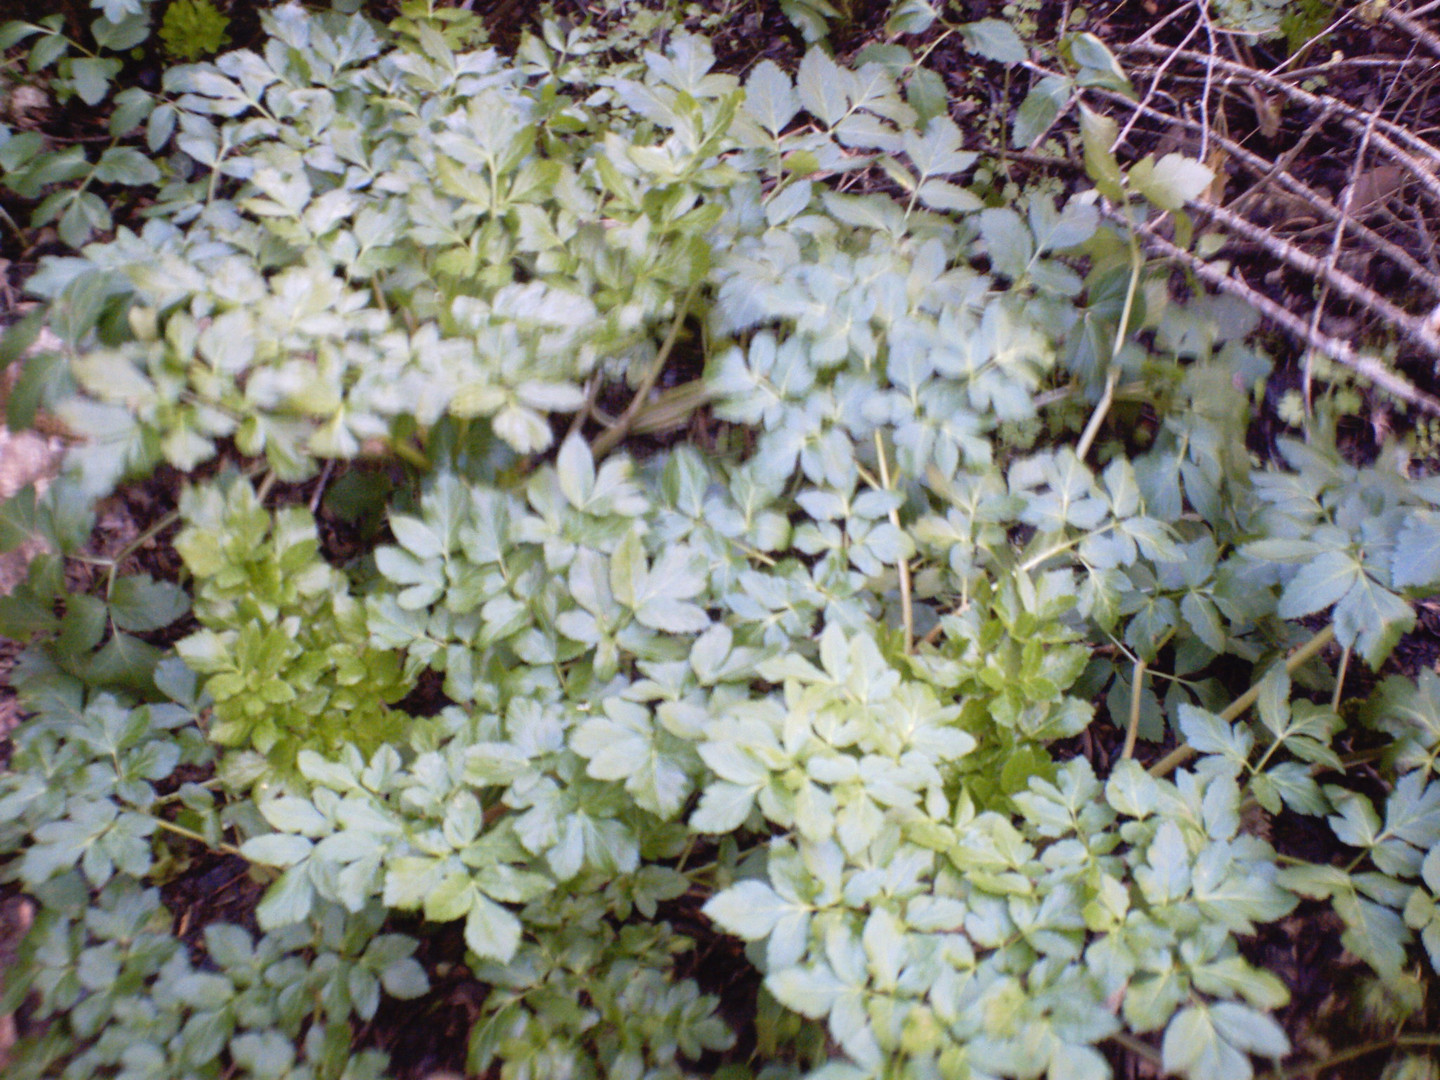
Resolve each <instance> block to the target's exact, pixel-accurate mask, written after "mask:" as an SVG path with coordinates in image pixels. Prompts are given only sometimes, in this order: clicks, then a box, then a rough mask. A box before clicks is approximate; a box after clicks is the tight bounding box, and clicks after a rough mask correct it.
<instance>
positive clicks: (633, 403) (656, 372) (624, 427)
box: [590, 282, 700, 458]
mask: <svg viewBox="0 0 1440 1080" xmlns="http://www.w3.org/2000/svg"><path fill="white" fill-rule="evenodd" d="M699 291H700V284H699V282H696V283H695V284H694V285H691V286H690V291H689V292H687V293H686V294H685V299H683V300H681V301H680V306H679V307H678V308H676V309H675V320H674V321H673V322H672V323H671V324H670V332H669V333H668V334H666V335H665V340H664V342H663V343H662V344H661V345H660V351H659V352H658V353H657V354H656V355H655V363H653V364H651V365H650V370H649V371H647V372H646V373H645V378H644V379H642V380H641V381H640V385H639V386H638V387H636V388H635V396H634V397H632V398H631V399H630V404H629V405H627V406H626V407H625V411H624V412H623V413H621V414H620V416H619V417H618V418H617V419H616V421H615V423H614V425H612V426H611V427H609V428H607V429H606V430H604V431H602V432H601V433H600V434H599V435H598V436H596V438H595V442H594V443H592V444H591V447H590V450H591V452H592V453H593V454H594V455H595V456H596V457H597V458H600V457H604V456H605V455H606V454H608V453H609V452H610V451H611V450H613V449H615V446H616V444H617V443H619V442H620V440H621V439H623V438H624V437H625V433H626V432H628V431H629V430H630V425H631V424H633V423H634V422H635V417H637V416H638V415H639V414H640V410H641V409H643V408H644V407H645V401H646V399H647V398H648V397H649V396H650V391H651V390H653V389H655V384H656V383H657V382H658V381H659V380H660V373H661V372H662V371H664V370H665V361H667V360H669V359H670V353H671V351H673V350H674V348H675V343H676V342H677V341H679V340H680V329H681V327H683V326H684V325H685V316H686V315H688V314H689V313H690V305H691V303H692V302H693V301H694V299H695V294H696V293H697V292H699Z"/></svg>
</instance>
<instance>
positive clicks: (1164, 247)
mask: <svg viewBox="0 0 1440 1080" xmlns="http://www.w3.org/2000/svg"><path fill="white" fill-rule="evenodd" d="M1104 213H1105V214H1106V216H1107V217H1109V218H1110V219H1111V220H1113V221H1116V222H1118V223H1119V224H1121V225H1123V226H1124V227H1126V228H1130V227H1131V224H1130V222H1128V221H1126V220H1125V219H1124V218H1122V217H1120V215H1118V214H1116V213H1115V212H1114V211H1110V210H1107V211H1104ZM1140 236H1141V239H1142V242H1143V243H1144V244H1145V246H1147V247H1149V248H1150V249H1151V250H1153V251H1155V252H1157V253H1158V254H1161V255H1165V256H1167V257H1169V258H1172V259H1178V260H1179V261H1180V262H1182V263H1184V264H1185V266H1186V268H1187V269H1188V270H1190V271H1191V272H1192V273H1193V274H1195V276H1197V277H1199V278H1201V279H1202V280H1204V281H1207V282H1209V283H1210V284H1211V285H1214V286H1215V287H1216V288H1217V289H1220V290H1221V291H1222V292H1227V293H1229V294H1230V295H1231V296H1237V297H1239V298H1240V299H1242V300H1244V301H1245V302H1246V303H1247V304H1250V305H1251V306H1252V307H1254V308H1255V310H1257V311H1258V312H1260V314H1261V315H1263V316H1264V317H1265V318H1267V319H1269V320H1270V321H1271V322H1273V323H1275V324H1276V325H1277V326H1279V327H1280V328H1281V329H1282V330H1284V331H1286V332H1287V333H1288V334H1290V335H1291V336H1292V337H1294V338H1296V339H1297V340H1299V341H1301V342H1303V343H1305V344H1306V345H1308V346H1310V347H1311V348H1312V349H1319V350H1320V351H1321V352H1323V353H1324V354H1325V355H1326V356H1329V357H1330V358H1331V359H1332V360H1334V361H1336V362H1337V363H1340V364H1344V365H1345V366H1346V367H1348V368H1349V369H1350V370H1351V371H1354V372H1355V373H1356V374H1357V375H1361V376H1363V377H1364V378H1366V379H1368V380H1369V381H1370V382H1372V383H1374V384H1375V385H1376V386H1378V387H1379V388H1380V389H1381V390H1384V391H1385V392H1386V393H1387V394H1391V395H1393V396H1395V397H1397V398H1399V399H1400V400H1402V401H1405V402H1408V403H1409V404H1411V405H1413V406H1415V407H1416V408H1418V409H1423V410H1425V411H1426V412H1428V413H1430V414H1431V415H1433V416H1440V399H1436V398H1434V397H1432V396H1430V395H1429V394H1427V393H1425V392H1424V391H1422V390H1417V389H1415V387H1413V386H1411V385H1410V384H1409V383H1408V382H1407V381H1406V380H1405V379H1403V378H1402V377H1401V376H1399V375H1397V374H1396V373H1395V372H1393V371H1391V370H1390V369H1389V368H1387V367H1385V365H1384V364H1382V363H1381V362H1380V361H1379V360H1377V359H1376V358H1375V357H1373V356H1363V355H1361V354H1359V353H1357V352H1356V351H1355V350H1354V349H1353V348H1352V347H1351V346H1350V345H1349V344H1348V343H1347V342H1344V341H1341V340H1340V339H1339V338H1333V337H1330V336H1329V335H1328V334H1312V333H1311V332H1310V327H1309V326H1308V325H1306V323H1305V321H1304V320H1303V319H1301V318H1300V317H1299V316H1297V315H1295V314H1293V313H1291V312H1289V311H1287V310H1285V308H1283V307H1281V306H1280V305H1279V304H1277V303H1276V302H1275V301H1274V300H1271V299H1270V298H1269V297H1268V296H1266V295H1265V294H1264V293H1261V292H1257V291H1256V290H1255V289H1252V288H1251V287H1250V286H1249V285H1247V284H1245V282H1243V281H1241V280H1239V279H1238V278H1233V277H1231V276H1230V275H1229V274H1227V273H1225V272H1224V271H1223V270H1220V269H1218V268H1216V267H1214V266H1212V265H1210V264H1209V263H1207V262H1205V261H1204V260H1203V259H1201V258H1199V257H1198V256H1195V255H1193V254H1191V253H1190V252H1188V251H1186V250H1185V249H1184V248H1181V247H1176V246H1175V245H1174V244H1172V243H1171V242H1170V241H1169V240H1167V239H1165V237H1163V236H1158V235H1156V234H1155V233H1153V232H1150V231H1149V230H1147V229H1145V228H1143V227H1142V228H1141V229H1140Z"/></svg>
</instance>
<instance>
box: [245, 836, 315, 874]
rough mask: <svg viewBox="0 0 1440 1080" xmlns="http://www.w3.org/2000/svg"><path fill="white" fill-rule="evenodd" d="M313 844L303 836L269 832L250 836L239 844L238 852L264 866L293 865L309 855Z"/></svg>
mask: <svg viewBox="0 0 1440 1080" xmlns="http://www.w3.org/2000/svg"><path fill="white" fill-rule="evenodd" d="M313 847H314V845H313V844H311V842H310V841H309V840H307V839H305V838H304V837H303V836H287V835H285V834H283V833H270V834H268V835H266V836H252V837H251V838H250V839H249V840H246V841H245V843H243V844H241V845H240V854H241V855H243V856H245V858H247V859H249V860H250V861H251V862H258V863H260V864H262V865H264V866H279V867H287V866H294V865H295V864H296V863H298V862H301V861H303V860H304V859H306V858H308V857H309V856H310V851H311V849H312V848H313Z"/></svg>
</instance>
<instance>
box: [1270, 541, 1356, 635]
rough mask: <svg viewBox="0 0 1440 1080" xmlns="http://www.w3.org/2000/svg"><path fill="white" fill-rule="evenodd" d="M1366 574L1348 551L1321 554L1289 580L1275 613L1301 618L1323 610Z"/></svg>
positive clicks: (1337, 600) (1283, 616)
mask: <svg viewBox="0 0 1440 1080" xmlns="http://www.w3.org/2000/svg"><path fill="white" fill-rule="evenodd" d="M1364 574H1365V571H1364V568H1363V567H1362V566H1361V565H1360V563H1359V562H1358V561H1357V560H1356V559H1355V557H1354V556H1353V555H1351V554H1350V553H1349V552H1345V551H1326V552H1322V553H1321V554H1319V555H1317V556H1316V557H1315V558H1314V559H1312V560H1310V561H1309V562H1308V563H1306V564H1305V565H1304V566H1302V567H1301V568H1300V569H1299V570H1298V571H1297V572H1296V574H1295V576H1294V577H1293V578H1291V579H1290V582H1289V584H1288V585H1286V586H1285V591H1284V592H1283V593H1281V594H1280V602H1279V604H1278V606H1277V608H1276V614H1277V615H1279V616H1280V617H1281V618H1282V619H1298V618H1301V617H1302V616H1305V615H1313V614H1314V613H1315V612H1317V611H1323V610H1324V609H1326V608H1328V607H1330V606H1331V605H1332V604H1336V603H1338V602H1339V601H1340V599H1341V598H1342V597H1343V596H1345V594H1346V593H1348V592H1349V591H1350V590H1351V588H1352V587H1354V586H1355V585H1356V584H1357V583H1358V582H1359V581H1360V579H1361V578H1362V577H1364Z"/></svg>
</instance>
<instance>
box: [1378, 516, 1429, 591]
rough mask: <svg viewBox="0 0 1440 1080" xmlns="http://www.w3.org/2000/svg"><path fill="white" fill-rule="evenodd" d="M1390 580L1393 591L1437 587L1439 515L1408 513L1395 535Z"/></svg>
mask: <svg viewBox="0 0 1440 1080" xmlns="http://www.w3.org/2000/svg"><path fill="white" fill-rule="evenodd" d="M1390 580H1391V582H1392V583H1393V584H1394V585H1395V587H1396V588H1397V589H1405V588H1410V587H1412V586H1421V587H1428V586H1432V585H1437V584H1440V514H1437V513H1434V512H1433V511H1430V510H1412V511H1411V512H1410V514H1409V515H1408V516H1407V517H1406V518H1405V522H1404V524H1402V525H1401V526H1400V531H1399V532H1398V533H1397V534H1396V536H1395V552H1394V554H1393V555H1392V556H1391V562H1390Z"/></svg>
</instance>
